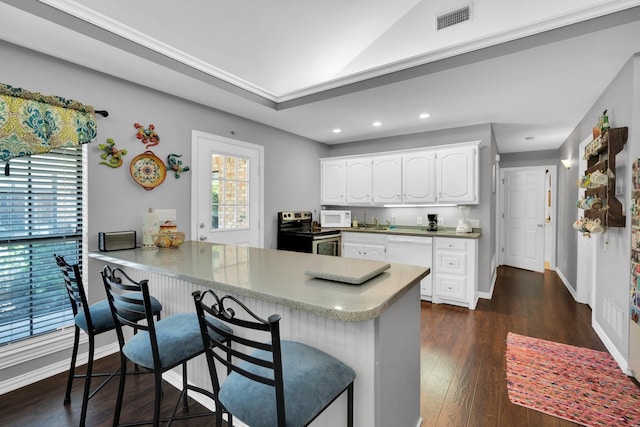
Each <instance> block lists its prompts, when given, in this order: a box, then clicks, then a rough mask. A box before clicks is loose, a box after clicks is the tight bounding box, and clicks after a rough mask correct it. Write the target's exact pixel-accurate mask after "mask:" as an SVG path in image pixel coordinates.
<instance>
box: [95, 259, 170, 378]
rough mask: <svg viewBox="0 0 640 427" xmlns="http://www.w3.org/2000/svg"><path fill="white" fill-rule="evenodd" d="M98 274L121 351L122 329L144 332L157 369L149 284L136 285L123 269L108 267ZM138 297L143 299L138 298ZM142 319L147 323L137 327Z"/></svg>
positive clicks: (157, 360) (158, 364)
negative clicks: (128, 328) (129, 328)
mask: <svg viewBox="0 0 640 427" xmlns="http://www.w3.org/2000/svg"><path fill="white" fill-rule="evenodd" d="M100 274H101V276H102V282H103V283H104V289H105V291H106V293H107V300H108V301H109V307H110V308H111V314H112V315H113V323H114V324H115V326H116V334H117V336H118V343H119V344H120V349H122V347H124V345H125V343H126V340H125V335H124V333H123V329H122V327H123V326H131V327H133V328H134V329H136V330H138V331H147V332H148V333H149V339H150V341H151V347H152V353H153V359H154V364H155V365H156V366H160V362H159V361H160V356H159V354H158V340H157V338H156V332H155V322H154V319H153V316H154V315H153V310H152V307H151V296H150V294H149V284H148V280H147V279H144V280H141V281H139V282H136V281H135V280H133V279H132V278H131V277H129V276H128V275H127V274H126V273H125V272H124V271H123V270H122V269H120V268H113V269H112V268H111V267H109V266H108V265H107V266H105V267H104V268H103V269H102V271H101V272H100ZM140 294H141V295H142V298H140V297H139V295H140ZM136 295H138V297H136ZM141 319H146V322H144V323H138V321H139V320H141Z"/></svg>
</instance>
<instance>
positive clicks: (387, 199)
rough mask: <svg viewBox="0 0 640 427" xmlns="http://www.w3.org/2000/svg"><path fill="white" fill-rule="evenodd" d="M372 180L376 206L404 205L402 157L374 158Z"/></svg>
mask: <svg viewBox="0 0 640 427" xmlns="http://www.w3.org/2000/svg"><path fill="white" fill-rule="evenodd" d="M371 179H372V188H373V203H374V204H383V205H385V204H390V203H393V204H397V203H402V156H380V157H374V158H373V171H372V174H371Z"/></svg>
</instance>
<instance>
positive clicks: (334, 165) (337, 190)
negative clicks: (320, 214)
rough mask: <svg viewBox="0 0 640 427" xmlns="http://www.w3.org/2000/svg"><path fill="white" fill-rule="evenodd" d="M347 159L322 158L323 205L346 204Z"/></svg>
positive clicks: (321, 185)
mask: <svg viewBox="0 0 640 427" xmlns="http://www.w3.org/2000/svg"><path fill="white" fill-rule="evenodd" d="M346 163H347V162H346V161H345V160H322V161H321V163H320V187H321V189H320V193H321V203H322V204H323V205H344V204H345V203H346V201H347V198H346V196H347V194H346Z"/></svg>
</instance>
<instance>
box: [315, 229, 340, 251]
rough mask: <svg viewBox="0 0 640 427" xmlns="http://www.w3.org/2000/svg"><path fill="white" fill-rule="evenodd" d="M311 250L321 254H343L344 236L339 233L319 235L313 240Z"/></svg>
mask: <svg viewBox="0 0 640 427" xmlns="http://www.w3.org/2000/svg"><path fill="white" fill-rule="evenodd" d="M311 252H312V253H314V254H319V255H331V256H341V255H342V237H341V236H340V235H339V234H332V235H330V236H317V237H314V238H313V241H312V242H311Z"/></svg>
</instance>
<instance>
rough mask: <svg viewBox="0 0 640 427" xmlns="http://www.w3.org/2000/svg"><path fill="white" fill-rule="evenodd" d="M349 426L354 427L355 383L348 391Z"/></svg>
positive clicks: (350, 385)
mask: <svg viewBox="0 0 640 427" xmlns="http://www.w3.org/2000/svg"><path fill="white" fill-rule="evenodd" d="M347 426H348V427H353V383H351V384H349V388H348V389H347Z"/></svg>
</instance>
